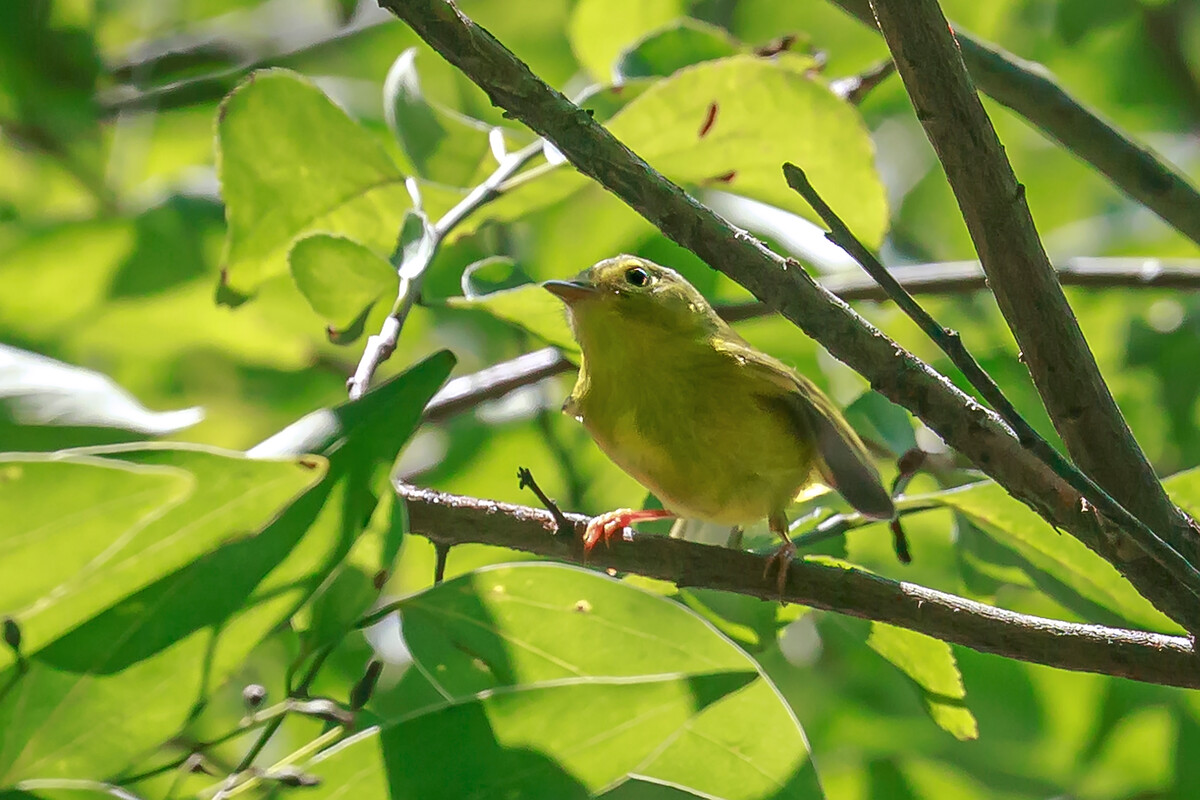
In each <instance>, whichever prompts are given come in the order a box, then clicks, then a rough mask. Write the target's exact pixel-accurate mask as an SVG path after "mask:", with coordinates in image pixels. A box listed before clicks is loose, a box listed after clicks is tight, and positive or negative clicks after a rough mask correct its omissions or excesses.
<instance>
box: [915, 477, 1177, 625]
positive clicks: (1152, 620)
mask: <svg viewBox="0 0 1200 800" xmlns="http://www.w3.org/2000/svg"><path fill="white" fill-rule="evenodd" d="M906 500H911V501H912V502H915V503H920V502H936V503H941V504H942V505H945V506H949V507H950V508H954V509H957V510H959V511H961V512H962V513H963V514H966V515H967V516H968V517H970V518H971V519H972V520H973V521H974V522H975V523H976V524H977V525H978V526H979V527H980V529H981V530H983V531H984V532H985V533H987V534H988V535H989V536H991V537H992V538H993V539H995V540H996V541H997V542H999V543H1001V544H1003V545H1004V546H1006V547H1010V548H1012V549H1013V550H1015V551H1016V552H1017V553H1018V554H1019V555H1020V556H1021V557H1022V558H1024V559H1025V560H1027V561H1028V562H1029V563H1030V564H1032V565H1033V566H1034V567H1036V568H1037V569H1040V570H1043V571H1045V572H1046V573H1048V574H1049V575H1051V576H1052V577H1054V578H1055V579H1057V580H1058V581H1061V582H1062V583H1063V584H1064V585H1065V586H1066V587H1067V588H1069V589H1070V590H1071V591H1073V592H1075V593H1077V594H1078V595H1079V596H1080V597H1082V598H1084V599H1086V600H1088V601H1090V602H1093V603H1096V604H1097V605H1099V606H1101V607H1102V608H1105V609H1108V610H1109V611H1112V612H1114V613H1115V614H1117V615H1118V616H1119V617H1120V618H1121V619H1124V620H1126V621H1127V622H1128V623H1129V624H1131V625H1133V626H1135V627H1142V628H1147V629H1149V630H1160V631H1177V630H1179V628H1178V626H1177V625H1176V624H1175V623H1173V622H1172V621H1171V620H1170V619H1169V618H1167V617H1166V616H1165V615H1163V614H1162V612H1160V611H1159V610H1158V609H1156V608H1154V606H1153V605H1151V604H1150V601H1148V600H1146V598H1144V597H1142V596H1141V595H1140V594H1138V592H1137V590H1136V589H1134V588H1133V585H1132V584H1130V583H1129V582H1128V581H1126V580H1125V579H1124V578H1123V577H1122V576H1121V574H1120V573H1119V572H1117V570H1116V568H1114V567H1113V566H1112V565H1111V564H1109V563H1108V562H1107V561H1105V560H1104V559H1103V558H1101V557H1100V556H1098V555H1096V554H1095V553H1093V552H1092V551H1091V550H1089V549H1088V548H1087V546H1086V545H1084V544H1083V543H1082V542H1080V541H1079V540H1078V539H1076V538H1075V537H1073V536H1070V535H1067V534H1064V533H1059V532H1058V531H1056V530H1054V529H1053V528H1051V527H1050V525H1049V524H1048V523H1047V522H1046V521H1045V520H1044V519H1042V518H1041V517H1040V516H1038V515H1037V514H1036V513H1035V512H1034V511H1033V510H1032V509H1031V508H1029V507H1028V506H1026V505H1025V504H1024V503H1021V502H1020V501H1018V500H1016V499H1015V498H1013V497H1012V496H1011V495H1009V494H1008V493H1007V492H1006V491H1005V490H1004V489H1003V488H1002V487H1000V486H998V485H996V484H994V483H990V482H984V483H975V484H970V485H968V486H963V487H960V488H957V489H951V490H949V491H944V492H937V493H934V494H929V495H921V496H917V497H909V498H906Z"/></svg>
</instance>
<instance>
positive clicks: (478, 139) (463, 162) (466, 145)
mask: <svg viewBox="0 0 1200 800" xmlns="http://www.w3.org/2000/svg"><path fill="white" fill-rule="evenodd" d="M416 58H417V48H415V47H410V48H409V49H407V50H405V51H404V52H403V53H401V54H400V55H399V56H398V57H397V58H396V61H395V63H394V64H392V68H391V69H390V70H389V71H388V74H387V80H386V81H385V82H384V84H383V96H384V101H383V108H384V112H385V116H386V119H387V124H388V127H389V128H391V129H392V133H393V134H395V136H396V139H397V141H399V142H400V146H401V147H402V148H404V153H405V155H407V156H408V159H409V161H410V162H412V165H413V168H414V169H415V170H416V172H417V175H418V176H420V177H421V178H424V179H426V180H430V181H436V182H438V183H444V184H447V185H449V186H467V185H468V184H469V183H470V182H471V178H472V177H473V176H474V175H475V173H476V172H477V171H478V170H479V166H480V164H481V163H482V162H483V161H484V160H486V159H489V158H491V157H492V156H491V145H490V144H489V142H488V134H489V131H490V130H491V128H490V126H489V125H488V124H487V123H484V122H481V121H479V120H477V119H471V118H470V117H467V116H464V115H462V114H459V113H458V112H456V111H452V110H450V109H448V108H445V107H443V106H441V105H438V104H437V103H434V102H432V101H430V100H428V99H426V98H425V95H424V93H423V92H422V91H421V82H420V79H419V77H418V75H417V67H416Z"/></svg>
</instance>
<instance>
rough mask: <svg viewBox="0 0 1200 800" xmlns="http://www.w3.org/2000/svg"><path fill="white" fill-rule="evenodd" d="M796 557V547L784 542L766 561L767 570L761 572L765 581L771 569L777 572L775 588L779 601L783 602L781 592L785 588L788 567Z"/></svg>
mask: <svg viewBox="0 0 1200 800" xmlns="http://www.w3.org/2000/svg"><path fill="white" fill-rule="evenodd" d="M795 555H796V545H794V544H792V543H791V542H790V541H787V542H784V543H783V544H782V545H780V546H779V549H778V550H776V551H775V553H774V554H773V555H772V556H771V557H770V558H768V559H767V568H766V569H764V570H763V580H766V579H767V578H768V577H770V575H771V567H775V568H777V569H778V570H779V577H778V578H776V581H777V586H778V587H779V599H780V600H783V590H784V589H785V588H787V579H788V567H789V566H790V565H791V563H792V558H793V557H794V556H795Z"/></svg>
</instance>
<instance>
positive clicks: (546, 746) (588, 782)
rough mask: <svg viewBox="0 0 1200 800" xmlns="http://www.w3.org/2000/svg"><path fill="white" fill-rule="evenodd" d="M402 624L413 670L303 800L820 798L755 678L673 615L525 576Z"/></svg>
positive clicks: (539, 569) (458, 594)
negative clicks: (627, 792)
mask: <svg viewBox="0 0 1200 800" xmlns="http://www.w3.org/2000/svg"><path fill="white" fill-rule="evenodd" d="M400 613H401V617H402V620H403V624H404V631H405V637H406V640H407V643H408V645H409V647H410V648H411V650H412V654H413V658H414V661H415V668H414V669H411V670H409V672H408V673H406V675H405V677H404V679H403V681H402V682H401V685H400V686H398V687H397V689H396V697H394V698H392V700H393V704H396V706H395V707H391V706H389V711H388V713H387V716H386V718H385V719H384V721H383V722H382V723H381V725H380V727H378V728H375V729H371V730H368V731H365V732H363V733H362V734H360V735H359V736H358V737H356V738H354V739H352V740H349V741H347V742H345V743H343V744H342V745H340V746H338V747H337V748H334V749H333V750H331V751H329V752H327V753H325V754H322V755H321V756H319V757H317V758H316V759H314V760H313V761H312V762H311V763H310V764H308V765H306V766H305V770H306V771H309V772H312V773H313V774H315V775H317V776H318V777H320V778H321V779H322V781H323V782H322V784H321V786H320V787H319V788H318V789H317V790H315V791H316V793H315V794H314V795H313V796H314V797H325V796H332V794H333V793H335V792H339V793H340V792H345V791H353V793H354V794H355V796H356V797H361V798H364V800H372V798H385V797H390V798H392V800H398V799H399V798H404V797H414V798H416V797H427V796H429V794H430V792H431V791H434V790H435V787H436V791H438V792H443V793H446V794H449V795H453V796H456V797H495V796H504V795H506V794H509V793H516V794H520V796H522V797H547V798H549V797H589V796H593V795H595V794H598V793H601V792H603V791H605V790H607V789H609V788H612V787H615V786H617V785H619V784H621V783H622V782H624V781H626V780H628V779H629V778H631V777H635V776H637V777H639V778H645V779H647V780H649V781H654V782H662V783H670V784H674V785H678V786H681V787H684V788H688V789H694V790H695V791H696V792H697V793H702V794H703V795H704V796H719V797H726V798H758V797H763V796H771V797H778V798H788V797H821V796H822V794H821V790H820V787H819V785H818V783H817V779H816V774H815V772H814V770H813V766H812V762H811V761H810V760H809V757H808V752H807V747H806V745H805V742H804V738H803V734H802V733H801V731H800V728H799V726H798V724H797V723H796V721H795V719H794V718H793V717H792V716H791V713H790V711H789V710H788V708H787V707H786V705H784V704H783V703H782V701H781V699H780V698H779V696H778V694H777V693H776V692H775V690H774V688H773V687H772V686H771V684H770V683H769V682H768V681H767V679H766V678H765V676H763V675H762V673H761V672H760V671H759V670H758V668H757V665H756V664H755V663H754V662H753V661H752V660H750V659H749V658H748V657H747V656H746V655H745V654H744V653H742V652H741V651H739V650H738V649H737V648H736V647H734V646H733V645H732V644H731V643H730V642H729V641H728V640H726V639H724V638H723V637H722V636H720V635H719V634H718V633H717V632H716V631H714V630H713V629H712V628H711V627H709V626H708V625H706V624H705V623H704V622H702V621H701V620H700V619H698V618H697V617H695V616H694V615H692V614H691V613H690V612H688V611H687V610H686V609H684V608H682V607H681V606H679V605H677V604H675V603H672V602H670V601H668V600H665V599H663V598H661V597H658V596H655V595H652V594H648V593H645V592H642V591H640V590H638V589H635V588H632V587H630V586H629V585H627V584H624V583H621V582H619V581H614V580H611V579H608V578H606V577H603V576H600V575H596V574H595V573H592V572H587V571H584V570H580V569H576V568H572V567H564V566H559V565H552V564H527V565H520V566H499V567H493V568H490V569H485V570H481V571H479V572H475V573H471V574H468V575H465V576H463V577H461V578H459V579H456V580H454V581H451V582H449V583H446V584H442V585H441V586H437V587H434V588H433V589H431V590H429V591H427V592H424V593H422V594H419V595H416V596H414V597H412V598H410V599H409V600H407V601H405V602H404V603H403V604H402V608H401V612H400ZM655 631H670V636H669V638H662V637H661V636H659V635H658V634H657V633H655ZM765 730H769V731H772V734H771V736H769V737H764V736H763V735H762V731H765ZM449 742H454V743H455V744H454V745H453V746H451V745H449V744H448V743H449ZM414 763H420V764H421V768H420V769H413V764H414Z"/></svg>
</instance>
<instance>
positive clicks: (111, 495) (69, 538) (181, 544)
mask: <svg viewBox="0 0 1200 800" xmlns="http://www.w3.org/2000/svg"><path fill="white" fill-rule="evenodd" d="M0 463H3V464H4V465H5V466H4V469H5V474H6V475H7V476H8V478H7V479H6V480H5V481H3V482H2V483H0V516H2V517H3V518H4V519H5V520H7V521H8V522H7V524H6V525H5V526H4V529H3V531H2V532H0V537H2V538H0V546H2V547H3V548H4V551H3V558H2V559H0V565H2V566H0V613H3V614H5V615H8V616H11V617H13V618H14V619H15V620H16V621H17V623H18V624H19V625H20V626H21V632H22V649H23V651H24V652H25V653H26V654H28V655H32V654H36V653H37V652H38V650H40V649H41V648H42V647H44V646H46V645H47V644H49V643H50V642H52V641H54V640H55V639H56V638H58V637H60V636H62V635H63V634H64V633H66V632H67V631H70V630H71V629H73V628H75V627H76V626H78V625H80V624H81V623H82V622H84V621H85V620H87V619H89V618H91V617H92V616H94V615H95V614H97V613H98V612H100V611H101V610H103V609H105V608H109V607H110V606H112V605H113V604H114V603H116V602H119V601H121V600H123V599H125V598H127V597H129V596H130V595H132V594H134V593H135V592H138V591H140V590H142V589H144V588H145V587H146V586H148V585H149V584H151V583H152V582H154V581H157V580H159V579H161V578H162V577H163V576H164V575H166V574H169V573H171V572H173V571H175V570H177V569H179V568H180V567H182V566H183V565H185V564H187V563H189V562H191V561H193V560H194V559H196V558H198V557H200V556H201V555H203V554H204V553H206V552H209V551H211V550H212V549H213V548H214V547H217V546H219V545H220V544H221V543H222V542H224V541H227V540H229V539H231V538H232V539H236V538H241V537H242V536H245V535H246V533H247V532H248V531H254V530H257V529H259V528H261V527H262V526H263V525H264V524H266V523H267V522H269V521H270V519H271V517H272V516H274V514H275V513H276V512H277V510H278V509H279V508H280V507H281V506H284V505H286V504H287V503H288V502H289V501H291V500H292V499H293V498H295V497H296V496H297V495H298V494H300V493H301V492H304V491H305V490H306V489H308V488H309V487H311V486H313V485H314V484H315V483H316V482H317V481H318V480H319V479H320V478H321V476H322V475H323V474H324V464H323V462H322V461H321V460H320V459H308V460H305V461H303V462H301V461H296V460H287V461H282V460H281V461H263V460H253V459H249V458H246V457H245V456H242V455H241V454H238V453H232V452H228V451H221V450H215V449H212V448H207V447H202V446H199V445H170V446H168V445H155V444H147V445H136V446H130V445H127V446H120V445H117V446H111V447H97V448H90V449H84V450H76V451H68V452H65V453H52V454H46V455H41V454H8V455H6V456H3V461H2V462H0ZM11 663H12V654H11V653H10V652H8V651H7V650H0V669H3V668H5V667H8V666H9V665H10V664H11Z"/></svg>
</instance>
